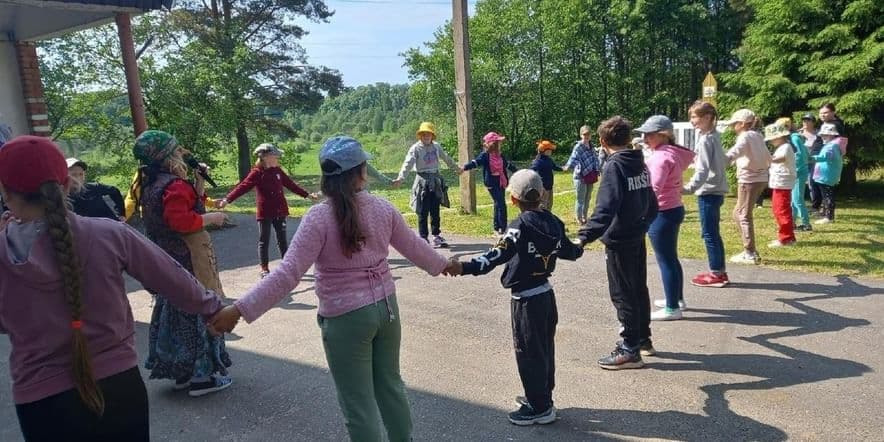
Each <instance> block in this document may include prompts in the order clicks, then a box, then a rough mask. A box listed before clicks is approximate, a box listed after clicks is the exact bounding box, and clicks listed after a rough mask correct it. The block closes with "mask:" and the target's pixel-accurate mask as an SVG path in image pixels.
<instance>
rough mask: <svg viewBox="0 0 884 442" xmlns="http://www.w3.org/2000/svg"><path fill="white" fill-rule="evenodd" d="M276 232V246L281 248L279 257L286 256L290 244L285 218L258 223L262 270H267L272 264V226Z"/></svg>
mask: <svg viewBox="0 0 884 442" xmlns="http://www.w3.org/2000/svg"><path fill="white" fill-rule="evenodd" d="M271 225H273V230H275V231H276V245H277V246H278V247H279V257H280V258H282V257H283V256H285V252H286V250H288V248H289V247H288V242H287V241H286V233H285V218H265V219H262V220H260V221H258V258H259V259H260V260H261V268H267V264H268V263H269V262H270V254H269V251H268V249H269V247H270V244H269V242H270V226H271Z"/></svg>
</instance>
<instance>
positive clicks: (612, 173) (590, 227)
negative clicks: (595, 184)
mask: <svg viewBox="0 0 884 442" xmlns="http://www.w3.org/2000/svg"><path fill="white" fill-rule="evenodd" d="M597 195H598V196H597V198H598V200H597V203H596V207H595V210H594V211H593V213H592V216H591V217H590V218H589V220H588V222H587V223H586V224H585V225H584V226H583V227H582V228H581V229H580V232H579V233H578V236H579V237H580V242H581V243H582V244H586V243H589V242H592V241H595V240H596V239H601V241H602V242H603V243H604V244H605V261H606V264H607V271H608V291H609V292H610V294H611V302H613V303H614V307H615V308H616V309H617V318H618V319H619V320H620V324H621V325H622V326H623V328H622V329H621V331H620V336H621V337H622V338H623V345H624V346H625V347H627V348H630V349H635V348H637V347H638V346H639V345H641V343H642V341H643V340H645V339H650V337H651V299H650V296H649V294H648V275H647V250H646V248H645V235H646V234H647V232H648V226H649V225H650V224H651V221H653V220H654V218H655V217H656V216H657V197H656V196H655V195H654V191H653V189H651V179H650V175H649V174H648V169H647V167H645V163H644V158H643V156H642V152H641V151H640V150H633V149H624V150H620V151H616V152H614V153H612V154H611V155H609V156H608V160H607V161H606V162H605V168H604V171H603V172H602V182H601V185H600V186H599V190H598V194H597Z"/></svg>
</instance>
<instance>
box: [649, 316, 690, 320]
mask: <svg viewBox="0 0 884 442" xmlns="http://www.w3.org/2000/svg"><path fill="white" fill-rule="evenodd" d="M682 319H684V316H664V317H662V318H651V321H679V320H682Z"/></svg>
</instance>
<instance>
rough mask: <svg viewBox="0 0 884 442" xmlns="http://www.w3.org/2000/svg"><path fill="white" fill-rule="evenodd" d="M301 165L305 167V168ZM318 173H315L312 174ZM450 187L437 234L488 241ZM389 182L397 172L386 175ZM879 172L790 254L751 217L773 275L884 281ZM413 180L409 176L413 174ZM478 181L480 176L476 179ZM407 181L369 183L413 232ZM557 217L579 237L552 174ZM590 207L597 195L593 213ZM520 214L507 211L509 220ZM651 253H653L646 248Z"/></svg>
mask: <svg viewBox="0 0 884 442" xmlns="http://www.w3.org/2000/svg"><path fill="white" fill-rule="evenodd" d="M305 163H306V162H305ZM309 170H310V169H309V168H308V167H307V166H306V165H305V166H304V167H303V168H302V167H298V169H296V170H294V171H293V172H294V173H293V174H292V175H293V176H294V179H295V180H296V181H297V182H299V183H300V184H301V185H303V186H304V187H305V188H307V189H308V190H316V189H318V186H319V177H318V176H316V175H306V174H305V172H307V173H309V172H308V171H309ZM313 173H315V172H313ZM443 173H444V174H445V175H446V177H447V182H448V183H449V184H450V185H451V186H452V187H451V189H450V190H449V196H450V198H451V204H452V208H451V209H444V208H443V214H442V231H443V234H444V233H446V232H447V233H458V234H464V235H473V236H480V237H482V236H485V237H488V238H489V239H490V238H492V237H493V233H494V232H493V229H492V227H491V209H492V208H491V197H490V196H489V195H488V192H487V191H485V189H484V187H482V186H481V185H480V186H477V189H476V195H477V204H478V214H477V215H466V214H462V213H461V212H460V193H459V189H458V187H457V186H458V180H457V177H456V176H455V175H454V174H453V173H451V172H449V171H445V172H443ZM386 174H387V175H388V176H393V175H394V174H395V172H393V171H386ZM882 174H884V172H882V171H881V170H878V171H876V172H874V173H873V174H870V175H867V176H864V177H861V183H860V189H861V191H860V192H859V194H860V196H859V197H837V196H836V201H837V213H836V216H837V218H836V222H835V223H834V224H829V225H814V229H815V230H814V231H813V232H811V233H803V232H799V233H798V234H797V235H798V244H797V245H796V246H794V247H786V248H779V249H768V248H767V247H766V244H767V243H768V242H770V241H771V240H773V239H775V238H776V231H777V228H776V224H775V223H774V218H773V214H772V213H771V209H770V200H767V201H765V207H764V208H762V209H756V210H755V221H756V226H755V235H756V239H757V241H758V244H759V245H760V247H759V252H760V253H761V256H762V258H763V265H765V266H768V267H774V268H781V269H788V270H798V271H806V272H815V273H822V274H828V275H855V276H871V277H876V278H884V179H882V178H884V177H882ZM412 176H413V175H412ZM477 176H479V177H481V175H477ZM410 180H411V178H409V181H408V185H405V184H404V183H403V186H402V187H401V188H400V189H396V190H393V189H389V188H386V187H384V186H381V185H379V184H372V186H371V192H372V193H375V194H377V195H379V196H381V197H383V198H386V199H387V200H389V201H390V202H392V203H393V204H394V205H395V206H396V207H397V208H399V210H400V211H401V212H402V213H403V215H404V216H405V219H406V220H407V221H408V222H409V223H410V224H411V225H412V226H415V227H416V226H417V216H416V215H415V214H414V212H413V211H412V210H411V208H410V207H409V206H408V203H409V193H410V188H411V181H410ZM226 190H227V187H224V186H222V187H221V188H219V189H215V190H213V191H211V194H212V195H213V196H218V197H220V196H223V194H224V192H225V191H226ZM555 191H556V193H557V195H556V198H555V203H554V212H555V213H556V215H558V216H559V217H560V218H561V219H562V220H563V221H565V223H566V226H567V228H568V230H569V232H570V233H571V234H572V237H573V235H575V234H576V232H577V228H578V226H577V223H576V221H575V220H574V198H575V194H574V191H573V187H572V184H571V179H570V174H567V173H561V174H557V175H556V183H555ZM684 202H685V209H686V210H687V215H686V217H685V222H684V224H683V225H682V228H681V235H680V238H679V240H680V241H679V254H680V256H681V257H683V258H694V259H706V249H705V247H704V245H703V241H702V239H701V238H700V224H699V219H698V217H697V199H696V198H695V197H693V196H685V198H684ZM735 202H736V196H735V195H729V196H728V197H727V198H726V199H725V203H724V206H723V207H722V223H721V232H722V236H723V237H724V242H725V250H726V254H727V256H730V255H733V254H735V253H737V252H738V251H740V250H741V249H742V245H741V242H740V238H739V233H738V230H737V226H736V224H735V223H734V222H733V221H732V219H731V216H730V214H731V211H732V210H733V207H734V203H735ZM289 204H290V206H291V208H292V216H296V217H297V216H302V215H303V214H304V213H305V212H306V211H307V209H308V208H309V206H310V202H309V201H307V200H304V199H301V198H299V197H297V196H295V195H292V194H289ZM594 204H595V194H593V201H592V202H591V204H590V207H593V206H594ZM227 210H228V211H231V212H239V213H254V210H255V203H254V192H250V193H249V194H247V195H245V196H243V197H242V198H240V199H239V200H237V201H236V202H235V203H234V204H232V205H230V206H228V208H227ZM517 210H518V209H516V208H515V207H510V208H509V216H510V218H511V219H512V217H513V216H515V214H516V212H517ZM601 247H602V246H601V244H598V243H594V244H591V245H590V246H588V249H594V250H599V249H601ZM648 250H650V246H649V247H648Z"/></svg>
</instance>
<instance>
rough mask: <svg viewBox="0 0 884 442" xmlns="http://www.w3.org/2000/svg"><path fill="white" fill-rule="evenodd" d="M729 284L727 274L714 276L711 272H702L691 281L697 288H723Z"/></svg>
mask: <svg viewBox="0 0 884 442" xmlns="http://www.w3.org/2000/svg"><path fill="white" fill-rule="evenodd" d="M729 282H730V280H729V279H727V273H721V274H719V275H716V274H714V273H711V272H703V273H700V274H699V275H697V276H695V277H694V278H693V279H691V284H693V285H695V286H697V287H718V288H721V287H724V286H726V285H727V284H728V283H729Z"/></svg>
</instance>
